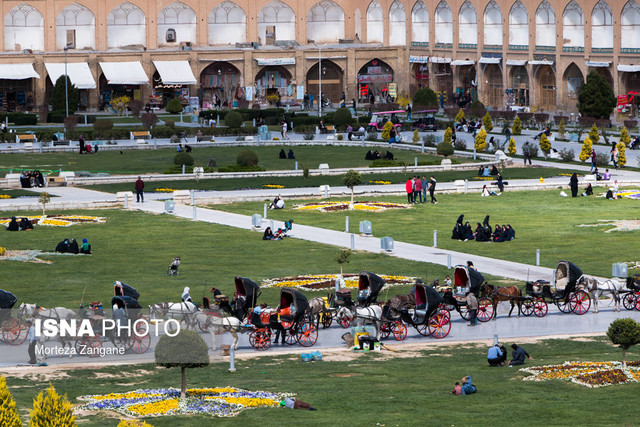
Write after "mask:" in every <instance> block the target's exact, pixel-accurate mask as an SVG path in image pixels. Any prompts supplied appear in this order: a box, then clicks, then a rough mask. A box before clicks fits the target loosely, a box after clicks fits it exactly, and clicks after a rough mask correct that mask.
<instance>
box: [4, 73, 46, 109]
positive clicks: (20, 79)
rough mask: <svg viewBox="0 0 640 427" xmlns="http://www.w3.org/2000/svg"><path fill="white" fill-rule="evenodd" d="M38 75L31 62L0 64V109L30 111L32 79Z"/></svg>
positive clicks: (32, 98) (31, 107) (32, 93)
mask: <svg viewBox="0 0 640 427" xmlns="http://www.w3.org/2000/svg"><path fill="white" fill-rule="evenodd" d="M39 78H40V76H39V75H38V73H36V71H35V70H34V69H33V64H31V63H30V62H29V63H23V64H0V109H1V110H2V111H30V110H33V109H34V103H33V100H34V89H35V84H34V80H33V79H39Z"/></svg>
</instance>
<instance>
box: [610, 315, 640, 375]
mask: <svg viewBox="0 0 640 427" xmlns="http://www.w3.org/2000/svg"><path fill="white" fill-rule="evenodd" d="M607 336H608V337H609V339H610V340H611V342H612V343H613V344H615V345H617V346H618V347H620V348H621V349H622V366H624V367H625V368H626V367H627V350H628V349H630V348H631V347H633V346H634V345H636V344H638V343H640V325H639V324H638V322H636V321H635V320H633V319H629V318H624V319H616V320H614V321H613V322H611V324H610V325H609V329H608V330H607Z"/></svg>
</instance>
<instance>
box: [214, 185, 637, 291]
mask: <svg viewBox="0 0 640 427" xmlns="http://www.w3.org/2000/svg"><path fill="white" fill-rule="evenodd" d="M505 175H506V173H505ZM567 180H568V179H567ZM566 191H567V192H568V190H566ZM599 191H603V190H597V191H596V193H598V192H599ZM559 193H560V191H559V190H550V191H518V192H510V191H509V190H508V187H506V191H505V192H504V193H503V194H502V195H501V196H499V197H480V194H479V193H474V194H440V195H438V194H436V196H437V198H438V201H439V204H437V205H431V204H423V205H418V206H416V207H415V208H413V209H409V210H388V211H386V212H382V213H371V212H362V211H350V212H347V211H338V212H330V213H322V212H317V211H296V210H293V209H292V208H293V206H294V205H295V204H297V203H303V202H305V201H304V200H296V201H293V200H292V201H288V203H287V207H286V209H285V210H284V211H270V212H269V217H270V218H273V219H277V220H288V219H290V218H292V219H294V221H295V222H296V223H298V224H305V225H313V226H317V227H322V228H328V229H333V230H344V227H345V216H347V215H348V216H349V220H350V224H351V230H352V231H356V232H357V230H358V224H359V222H360V221H363V220H369V221H371V222H372V224H373V233H374V235H375V236H378V237H382V236H391V237H393V238H394V239H395V240H397V241H403V242H411V243H416V244H421V245H426V246H432V245H433V230H434V229H435V230H438V247H441V248H444V249H451V250H456V251H460V252H466V253H471V254H477V255H483V256H489V257H493V258H499V259H506V260H511V261H517V262H523V263H528V264H535V261H536V249H540V251H541V263H542V265H544V266H546V267H555V265H556V263H557V261H558V260H560V259H568V260H570V261H572V262H574V263H575V264H577V265H578V266H579V267H581V268H582V270H583V271H584V272H585V273H588V274H596V275H603V276H609V275H610V274H611V264H612V263H614V262H626V261H638V260H639V259H638V254H637V250H636V249H637V247H636V245H637V241H638V233H640V231H631V232H612V233H605V232H604V231H605V230H608V229H609V228H611V227H578V226H579V225H581V224H594V223H596V222H597V221H598V220H606V219H640V213H639V211H638V207H639V206H640V205H639V203H640V202H638V201H637V200H630V199H623V200H617V201H612V200H606V199H604V198H595V197H579V198H576V199H574V198H571V197H568V198H565V197H560V196H559ZM343 200H346V198H345V199H343ZM377 200H383V201H390V202H402V203H406V197H385V198H380V199H377ZM262 206H263V202H246V203H234V204H227V205H214V206H212V207H213V208H214V209H221V210H227V211H230V212H236V213H242V214H247V215H250V214H253V213H256V212H258V213H262ZM460 214H464V215H465V221H469V222H470V223H471V224H472V226H473V228H474V229H475V226H476V223H478V222H482V221H483V219H484V217H485V215H491V219H490V223H491V226H492V227H495V224H501V225H502V224H511V225H512V226H513V228H514V229H515V230H516V239H515V240H513V241H510V242H503V243H480V242H475V241H470V242H459V241H457V240H452V239H451V230H452V229H453V227H454V225H455V222H456V219H457V218H458V216H459V215H460ZM494 274H496V275H498V276H499V275H500V272H499V271H496V272H494ZM532 279H535V278H532Z"/></svg>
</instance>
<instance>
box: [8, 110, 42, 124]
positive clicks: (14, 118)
mask: <svg viewBox="0 0 640 427" xmlns="http://www.w3.org/2000/svg"><path fill="white" fill-rule="evenodd" d="M8 117H9V121H10V122H13V124H15V125H16V126H35V125H37V124H38V116H37V115H36V114H22V113H20V114H11V113H10V114H9V116H8Z"/></svg>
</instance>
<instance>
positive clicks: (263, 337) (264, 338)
mask: <svg viewBox="0 0 640 427" xmlns="http://www.w3.org/2000/svg"><path fill="white" fill-rule="evenodd" d="M254 334H255V338H254V339H255V345H254V348H256V349H257V350H258V351H264V350H268V349H269V347H271V331H270V330H269V329H266V328H265V329H258V330H257V331H255V332H254Z"/></svg>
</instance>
